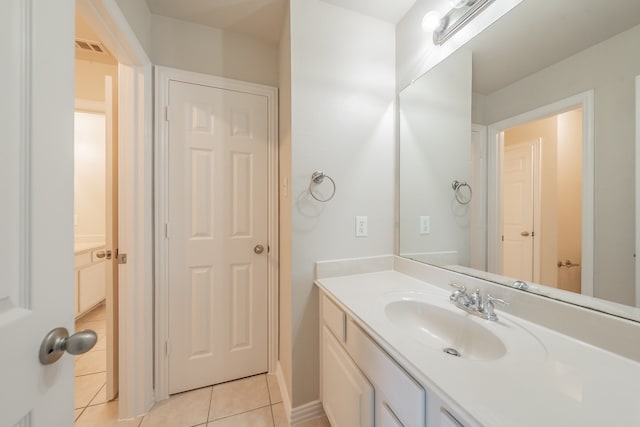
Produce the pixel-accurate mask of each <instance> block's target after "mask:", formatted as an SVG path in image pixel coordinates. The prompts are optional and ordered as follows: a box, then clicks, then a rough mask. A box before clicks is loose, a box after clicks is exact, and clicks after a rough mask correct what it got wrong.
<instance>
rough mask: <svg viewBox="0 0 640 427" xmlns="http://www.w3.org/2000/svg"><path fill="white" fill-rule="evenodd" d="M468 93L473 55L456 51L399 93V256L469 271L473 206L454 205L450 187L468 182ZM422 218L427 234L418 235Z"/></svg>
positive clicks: (469, 111)
mask: <svg viewBox="0 0 640 427" xmlns="http://www.w3.org/2000/svg"><path fill="white" fill-rule="evenodd" d="M470 93H471V53H470V52H468V51H465V50H459V51H457V52H455V53H454V54H452V55H451V56H449V57H448V58H447V59H446V60H445V61H443V62H442V63H441V64H440V65H439V66H438V67H436V68H434V69H432V70H430V71H429V72H427V73H426V74H425V75H423V76H422V77H421V78H420V79H418V80H417V81H416V82H415V83H413V84H412V85H411V86H409V87H408V88H407V89H405V90H404V91H403V92H402V93H401V94H400V104H401V105H402V110H401V111H400V138H401V140H402V145H401V146H400V195H399V198H400V254H401V255H406V256H410V257H411V258H413V259H419V260H420V261H425V262H429V263H430V264H436V265H451V264H458V265H463V266H467V267H469V266H470V255H471V254H470V250H471V247H470V243H471V242H470V238H471V230H470V222H471V209H472V207H473V206H472V204H471V203H470V204H467V205H462V204H460V203H458V202H457V201H456V199H455V194H454V191H453V189H452V187H451V183H452V182H453V181H454V180H458V181H465V182H468V183H471V168H472V167H471V97H470V96H469V94H470ZM461 191H462V192H463V196H466V195H467V193H466V189H462V190H461ZM421 216H428V217H429V218H430V225H431V232H430V233H429V234H421V233H420V217H421ZM445 252H446V253H450V256H446V257H443V256H442V254H443V253H445Z"/></svg>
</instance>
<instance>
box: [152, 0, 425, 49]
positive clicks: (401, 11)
mask: <svg viewBox="0 0 640 427" xmlns="http://www.w3.org/2000/svg"><path fill="white" fill-rule="evenodd" d="M287 1H288V0H180V1H176V0H146V2H147V5H148V6H149V9H150V10H151V12H152V13H154V14H157V15H162V16H167V17H170V18H175V19H180V20H182V21H187V22H192V23H194V24H200V25H206V26H209V27H215V28H220V29H222V30H226V31H232V32H236V33H241V34H247V35H249V36H252V37H255V38H258V39H260V40H263V41H266V42H268V43H271V44H277V43H278V41H279V40H280V31H281V30H282V24H283V22H284V15H285V13H286V5H287ZM323 1H325V2H327V3H331V4H333V5H336V6H340V7H343V8H346V9H350V10H353V11H356V12H359V13H362V14H364V15H368V16H372V17H374V18H378V19H381V20H384V21H387V22H390V23H392V24H396V23H397V22H398V21H399V20H400V19H401V18H402V17H403V16H404V15H405V13H406V12H407V10H409V9H410V8H411V6H413V4H414V3H415V1H416V0H323Z"/></svg>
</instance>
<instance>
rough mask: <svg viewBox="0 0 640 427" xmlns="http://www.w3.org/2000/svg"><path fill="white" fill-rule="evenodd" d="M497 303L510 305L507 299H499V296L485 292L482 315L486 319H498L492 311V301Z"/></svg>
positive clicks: (493, 306)
mask: <svg viewBox="0 0 640 427" xmlns="http://www.w3.org/2000/svg"><path fill="white" fill-rule="evenodd" d="M496 302H497V303H498V304H502V305H506V306H508V305H510V303H508V302H507V301H505V300H503V299H500V298H495V297H492V296H491V294H487V296H486V298H485V300H484V316H485V318H486V319H488V320H498V316H497V315H496V313H495V312H494V308H495V304H494V303H496Z"/></svg>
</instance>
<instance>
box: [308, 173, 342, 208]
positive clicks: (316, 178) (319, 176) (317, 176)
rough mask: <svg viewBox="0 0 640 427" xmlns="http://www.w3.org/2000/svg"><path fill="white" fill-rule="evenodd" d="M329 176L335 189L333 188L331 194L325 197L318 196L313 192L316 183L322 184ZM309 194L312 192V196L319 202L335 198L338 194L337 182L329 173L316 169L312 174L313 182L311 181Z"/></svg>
mask: <svg viewBox="0 0 640 427" xmlns="http://www.w3.org/2000/svg"><path fill="white" fill-rule="evenodd" d="M325 178H327V179H328V180H329V181H330V182H331V186H332V187H333V189H332V190H331V195H330V196H329V197H327V198H325V199H322V198H320V197H318V196H316V195H315V194H314V193H313V187H314V186H315V185H320V184H322V183H323V182H324V179H325ZM309 194H311V197H313V198H314V199H316V200H317V201H319V202H323V203H324V202H328V201H329V200H331V199H333V196H335V194H336V183H335V181H334V180H333V178H331V177H330V176H329V175H327V174H325V173H324V172H322V171H315V172H314V173H313V174H312V175H311V182H309Z"/></svg>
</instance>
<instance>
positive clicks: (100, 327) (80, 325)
mask: <svg viewBox="0 0 640 427" xmlns="http://www.w3.org/2000/svg"><path fill="white" fill-rule="evenodd" d="M84 329H91V330H92V331H95V333H96V334H98V336H106V333H107V325H106V323H105V322H104V320H99V321H86V322H85V321H77V322H76V331H82V330H84Z"/></svg>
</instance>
